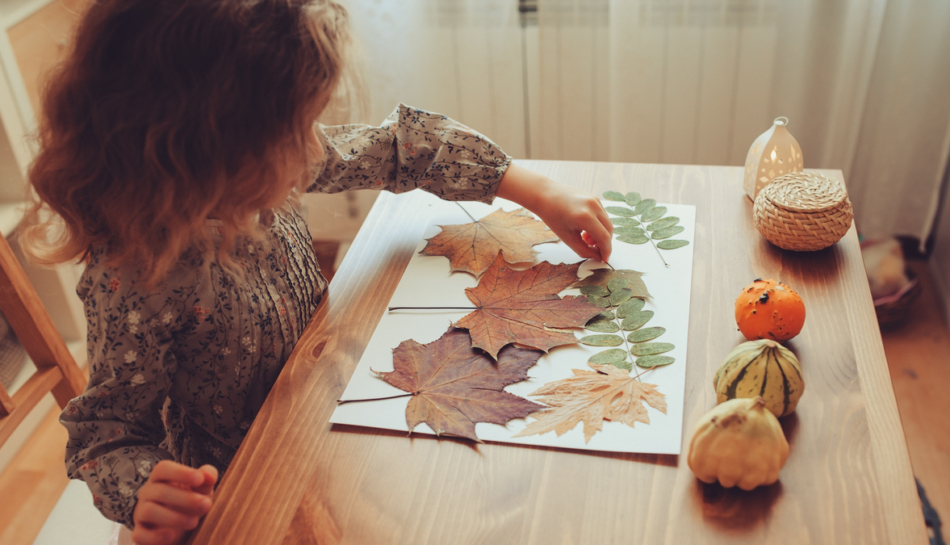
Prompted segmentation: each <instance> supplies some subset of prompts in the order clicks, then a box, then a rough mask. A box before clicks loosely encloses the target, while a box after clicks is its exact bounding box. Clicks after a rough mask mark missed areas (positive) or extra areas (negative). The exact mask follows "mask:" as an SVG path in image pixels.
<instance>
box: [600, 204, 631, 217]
mask: <svg viewBox="0 0 950 545" xmlns="http://www.w3.org/2000/svg"><path fill="white" fill-rule="evenodd" d="M604 210H606V211H608V212H610V213H611V214H613V215H615V216H623V217H625V218H632V217H633V216H635V215H636V214H635V213H634V212H633V210H630V209H629V208H624V207H623V206H605V207H604Z"/></svg>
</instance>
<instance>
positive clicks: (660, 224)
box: [647, 216, 680, 231]
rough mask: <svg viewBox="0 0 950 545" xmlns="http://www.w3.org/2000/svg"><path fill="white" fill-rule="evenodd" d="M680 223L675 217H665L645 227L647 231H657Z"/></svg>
mask: <svg viewBox="0 0 950 545" xmlns="http://www.w3.org/2000/svg"><path fill="white" fill-rule="evenodd" d="M679 222H680V219H679V218H677V217H676V216H667V217H665V218H663V219H661V220H656V221H654V222H653V223H651V224H650V225H647V231H659V230H660V229H666V228H667V227H673V226H674V225H676V224H677V223H679Z"/></svg>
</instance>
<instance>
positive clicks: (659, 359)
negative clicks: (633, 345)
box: [637, 356, 676, 369]
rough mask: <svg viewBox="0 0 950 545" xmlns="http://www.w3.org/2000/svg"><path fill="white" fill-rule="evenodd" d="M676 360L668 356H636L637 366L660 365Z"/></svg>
mask: <svg viewBox="0 0 950 545" xmlns="http://www.w3.org/2000/svg"><path fill="white" fill-rule="evenodd" d="M674 361H676V360H675V359H673V358H671V357H669V356H643V357H642V358H637V366H639V367H646V368H648V369H649V368H651V367H660V366H661V365H669V364H671V363H673V362H674Z"/></svg>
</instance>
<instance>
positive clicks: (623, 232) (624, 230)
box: [614, 227, 646, 236]
mask: <svg viewBox="0 0 950 545" xmlns="http://www.w3.org/2000/svg"><path fill="white" fill-rule="evenodd" d="M614 234H615V235H618V236H637V235H643V234H646V231H645V230H644V229H643V227H618V228H616V229H614Z"/></svg>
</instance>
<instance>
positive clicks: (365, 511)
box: [193, 161, 926, 544]
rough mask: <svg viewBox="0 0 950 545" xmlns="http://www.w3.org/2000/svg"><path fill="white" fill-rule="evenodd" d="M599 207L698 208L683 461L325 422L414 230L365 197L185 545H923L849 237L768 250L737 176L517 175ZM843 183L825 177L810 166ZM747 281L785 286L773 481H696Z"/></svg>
mask: <svg viewBox="0 0 950 545" xmlns="http://www.w3.org/2000/svg"><path fill="white" fill-rule="evenodd" d="M522 164H524V165H525V166H527V167H528V168H532V169H534V170H537V171H539V172H542V173H544V174H546V175H548V176H550V177H551V178H553V179H555V180H557V181H560V182H563V183H567V184H571V185H574V186H576V187H578V188H580V189H582V190H585V191H589V192H591V193H593V194H597V195H599V194H600V193H601V192H602V191H604V190H608V189H612V190H617V191H621V192H625V191H639V192H640V193H641V194H643V195H644V196H649V197H654V198H656V199H657V200H658V201H660V202H669V203H683V204H693V205H696V211H697V216H696V236H695V247H694V248H693V251H694V256H695V257H694V262H693V285H692V303H691V312H690V326H689V333H690V334H689V347H688V353H689V355H688V361H687V362H686V365H687V366H688V368H687V377H686V407H685V412H684V413H685V415H686V416H685V418H686V422H685V424H684V429H685V433H684V437H683V443H684V447H683V455H682V456H678V457H677V456H661V455H636V454H611V453H589V452H577V451H564V450H556V449H549V448H537V447H519V446H512V445H503V444H482V445H478V446H476V445H473V444H471V443H468V442H465V441H462V440H454V439H441V440H439V439H436V438H434V437H431V436H426V435H419V434H416V435H413V436H412V437H410V438H407V437H406V435H405V434H404V433H395V432H389V431H382V430H375V429H366V428H358V427H349V426H338V425H333V426H331V425H330V424H328V419H329V417H330V414H331V413H332V412H333V409H334V407H335V406H336V400H337V398H339V397H340V394H341V393H342V392H343V389H344V387H345V385H346V384H347V381H348V380H349V378H350V376H351V374H352V373H353V370H354V368H355V367H356V364H357V362H358V361H359V359H360V356H361V354H362V353H363V350H364V348H365V347H366V344H367V343H368V341H369V339H370V336H371V335H372V333H373V331H374V329H375V327H376V324H377V322H378V321H379V319H380V317H381V316H382V314H383V312H384V310H385V307H386V305H387V303H388V301H389V299H390V296H391V295H392V293H393V291H394V290H395V288H396V284H397V283H398V281H399V279H400V276H401V275H402V272H403V270H404V269H405V267H406V264H407V263H408V262H409V259H410V257H411V255H412V252H413V250H414V249H415V247H416V244H417V243H418V242H419V240H420V239H421V237H422V232H423V230H424V229H425V228H426V226H427V225H428V224H429V219H428V216H427V212H426V209H425V207H424V206H422V205H421V204H420V202H419V200H420V199H419V198H418V196H417V195H415V194H412V193H410V194H406V195H399V196H395V195H391V194H388V193H384V194H383V195H381V196H380V198H379V200H378V201H377V203H376V205H375V207H374V208H373V210H372V212H371V213H370V215H369V217H368V218H367V220H366V223H365V225H364V226H363V228H362V230H361V231H360V234H359V236H358V237H357V238H356V241H355V242H354V244H353V246H352V248H351V249H350V251H349V253H348V254H347V256H346V259H345V260H344V262H343V264H342V266H341V268H340V270H339V271H338V272H337V274H336V276H335V277H334V279H333V283H332V284H331V285H330V288H329V292H328V296H327V298H326V299H325V300H324V302H323V303H322V304H321V306H320V308H319V310H318V312H317V314H316V315H315V316H314V317H313V319H312V320H311V322H310V325H309V326H308V328H307V331H306V332H305V333H304V337H303V339H302V340H301V342H300V344H299V345H298V346H297V349H296V350H295V351H294V354H293V356H292V357H291V359H290V361H289V362H288V363H287V366H286V368H285V369H284V371H283V373H282V374H281V376H280V378H279V379H278V381H277V384H276V385H275V387H274V389H273V390H272V392H271V394H270V396H269V397H268V399H267V402H266V403H265V405H264V407H263V409H262V411H261V413H260V415H259V416H258V418H257V420H256V421H255V422H254V425H253V426H251V429H250V431H249V434H248V436H247V439H246V440H245V441H244V444H243V445H242V447H241V449H240V450H239V451H238V453H237V456H236V458H235V460H234V463H233V464H232V466H231V468H230V469H229V470H228V472H227V474H226V476H225V477H224V479H223V481H222V483H221V486H220V487H219V489H218V491H217V497H216V500H215V504H214V507H213V508H212V510H211V513H210V514H209V515H208V516H207V518H206V520H205V521H204V522H203V525H202V526H201V528H200V530H199V531H198V532H197V534H196V535H195V537H194V539H193V542H194V543H201V544H204V543H216V544H217V543H226V544H236V543H253V544H265V543H286V544H290V543H307V544H309V543H336V542H345V543H475V544H479V543H545V544H546V543H619V542H623V543H674V544H683V543H773V542H782V543H796V544H797V543H857V544H872V543H926V534H925V528H924V524H923V516H922V513H921V508H920V503H919V500H918V497H917V491H916V488H915V485H914V477H913V473H912V472H911V467H910V460H909V458H908V454H907V447H906V444H905V442H904V434H903V431H902V428H901V422H900V417H899V415H898V412H897V405H896V403H895V400H894V393H893V390H892V387H891V381H890V378H889V376H888V370H887V363H886V361H885V359H884V351H883V347H882V344H881V336H880V333H879V331H878V328H877V321H876V319H875V316H874V308H873V306H872V303H871V296H870V291H869V289H868V283H867V279H866V276H865V273H864V267H863V264H862V261H861V253H860V250H859V247H858V240H857V236H856V233H855V230H854V228H852V229H851V231H850V232H849V233H848V234H847V236H846V237H845V238H844V239H843V240H842V241H840V242H839V243H838V244H837V245H836V246H834V247H832V248H830V249H826V250H823V251H820V252H814V253H794V252H784V251H782V250H779V249H778V248H776V247H774V246H771V245H770V244H769V243H768V242H766V241H765V239H763V238H762V237H761V236H759V234H758V233H757V232H756V230H755V228H754V226H753V224H752V220H751V214H752V206H751V202H749V200H748V199H747V198H746V196H745V194H744V193H743V191H742V169H741V168H738V167H710V166H677V165H642V164H618V163H580V162H557V161H524V162H522ZM825 173H826V174H829V175H832V176H836V177H838V178H839V179H840V178H841V173H840V171H825ZM756 277H765V278H775V279H780V280H782V281H785V282H787V283H788V284H790V285H791V286H793V287H794V288H795V289H796V290H797V291H798V292H799V293H800V294H801V296H802V298H803V299H804V301H805V303H806V305H807V309H808V318H807V321H806V323H805V328H804V330H803V331H802V333H801V335H800V336H799V337H797V338H796V339H793V340H792V341H790V342H789V343H788V344H789V346H790V348H792V349H793V350H794V351H796V352H797V353H798V355H799V358H800V359H801V362H802V369H803V373H804V376H805V379H806V390H805V394H804V396H803V397H802V400H801V402H800V403H799V406H798V411H797V413H795V414H794V415H792V416H789V417H787V418H785V419H784V422H783V426H784V428H785V431H786V435H787V436H788V439H789V443H790V444H791V456H790V457H789V459H788V464H787V465H786V466H785V468H784V469H783V470H782V473H781V480H780V481H779V482H778V483H776V484H774V485H772V486H769V487H764V488H759V489H756V490H755V491H752V492H742V491H738V490H735V489H730V490H726V489H723V488H721V487H719V486H718V485H715V486H713V485H703V484H702V483H700V482H699V481H698V480H697V479H696V478H695V477H694V476H693V474H692V473H691V472H690V470H689V468H688V467H687V465H686V452H687V449H688V446H689V439H690V437H691V433H692V430H693V427H694V425H695V423H696V421H697V419H699V417H700V416H702V415H703V413H705V412H706V411H707V410H709V409H710V408H711V407H713V406H714V405H715V403H716V396H715V392H714V391H713V387H712V377H713V374H714V373H715V371H716V368H717V367H718V365H719V364H720V363H721V361H722V359H723V358H724V357H725V355H726V354H727V353H728V352H729V351H730V350H731V349H732V348H733V347H734V346H735V345H736V344H738V343H739V342H741V341H742V340H744V339H742V337H741V336H740V334H739V333H738V331H737V330H736V327H735V325H734V321H733V315H732V313H733V311H732V308H733V302H734V300H735V297H736V296H737V294H738V293H739V291H740V290H741V289H742V287H743V286H745V285H746V284H748V283H749V282H750V281H751V280H752V279H754V278H756Z"/></svg>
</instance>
